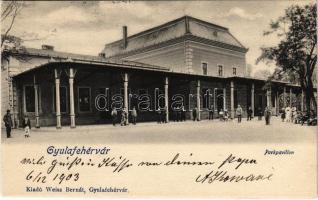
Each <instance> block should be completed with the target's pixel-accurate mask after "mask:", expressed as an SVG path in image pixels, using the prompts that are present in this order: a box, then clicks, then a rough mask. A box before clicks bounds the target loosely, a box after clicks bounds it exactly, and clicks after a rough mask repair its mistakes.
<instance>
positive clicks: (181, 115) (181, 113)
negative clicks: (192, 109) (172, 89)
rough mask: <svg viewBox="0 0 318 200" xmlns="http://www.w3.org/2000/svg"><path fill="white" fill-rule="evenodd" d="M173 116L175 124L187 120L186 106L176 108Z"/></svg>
mask: <svg viewBox="0 0 318 200" xmlns="http://www.w3.org/2000/svg"><path fill="white" fill-rule="evenodd" d="M172 114H173V121H175V122H182V121H185V120H186V110H185V109H184V106H179V107H178V106H176V107H174V109H173V111H172Z"/></svg>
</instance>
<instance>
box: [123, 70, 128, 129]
mask: <svg viewBox="0 0 318 200" xmlns="http://www.w3.org/2000/svg"><path fill="white" fill-rule="evenodd" d="M124 109H125V111H126V113H127V119H126V124H128V123H129V112H128V109H129V108H128V74H127V73H125V74H124Z"/></svg>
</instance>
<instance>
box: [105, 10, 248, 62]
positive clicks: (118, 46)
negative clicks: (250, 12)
mask: <svg viewBox="0 0 318 200" xmlns="http://www.w3.org/2000/svg"><path fill="white" fill-rule="evenodd" d="M189 34H191V35H193V36H197V37H200V38H203V39H207V40H211V41H215V42H219V43H223V44H227V45H231V46H234V47H238V48H241V49H246V48H245V47H244V46H243V45H242V44H241V43H240V42H239V41H238V40H237V39H236V38H235V37H234V36H233V35H232V34H231V33H230V32H229V29H228V28H225V27H223V26H219V25H216V24H213V23H209V22H206V21H203V20H200V19H196V18H193V17H190V16H183V17H181V18H178V19H175V20H173V21H170V22H167V23H165V24H162V25H160V26H157V27H154V28H151V29H148V30H145V31H142V32H140V33H137V34H134V35H131V36H129V37H127V46H126V47H125V48H124V47H123V40H122V39H121V40H118V41H115V42H112V43H109V44H106V45H105V48H104V49H103V51H102V53H105V54H106V56H107V57H112V56H116V55H119V54H125V53H127V52H131V51H135V50H138V49H142V48H146V47H149V46H152V45H156V44H160V43H164V42H167V41H170V40H173V39H176V38H181V37H184V36H185V35H189Z"/></svg>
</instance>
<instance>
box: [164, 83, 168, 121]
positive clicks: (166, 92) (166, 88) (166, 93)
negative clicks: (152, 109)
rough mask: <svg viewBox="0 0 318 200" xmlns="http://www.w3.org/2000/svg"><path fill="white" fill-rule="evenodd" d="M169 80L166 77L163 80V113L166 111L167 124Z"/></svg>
mask: <svg viewBox="0 0 318 200" xmlns="http://www.w3.org/2000/svg"><path fill="white" fill-rule="evenodd" d="M168 89H169V79H168V77H166V78H165V111H166V122H167V123H168V122H169V96H168V92H169V90H168Z"/></svg>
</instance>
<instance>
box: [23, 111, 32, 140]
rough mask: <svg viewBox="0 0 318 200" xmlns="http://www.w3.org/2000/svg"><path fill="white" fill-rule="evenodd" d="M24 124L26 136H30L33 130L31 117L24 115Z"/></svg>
mask: <svg viewBox="0 0 318 200" xmlns="http://www.w3.org/2000/svg"><path fill="white" fill-rule="evenodd" d="M22 126H23V128H24V132H25V134H24V137H25V138H27V137H30V130H31V123H30V119H29V118H28V116H27V115H25V116H24V119H23V122H22Z"/></svg>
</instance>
